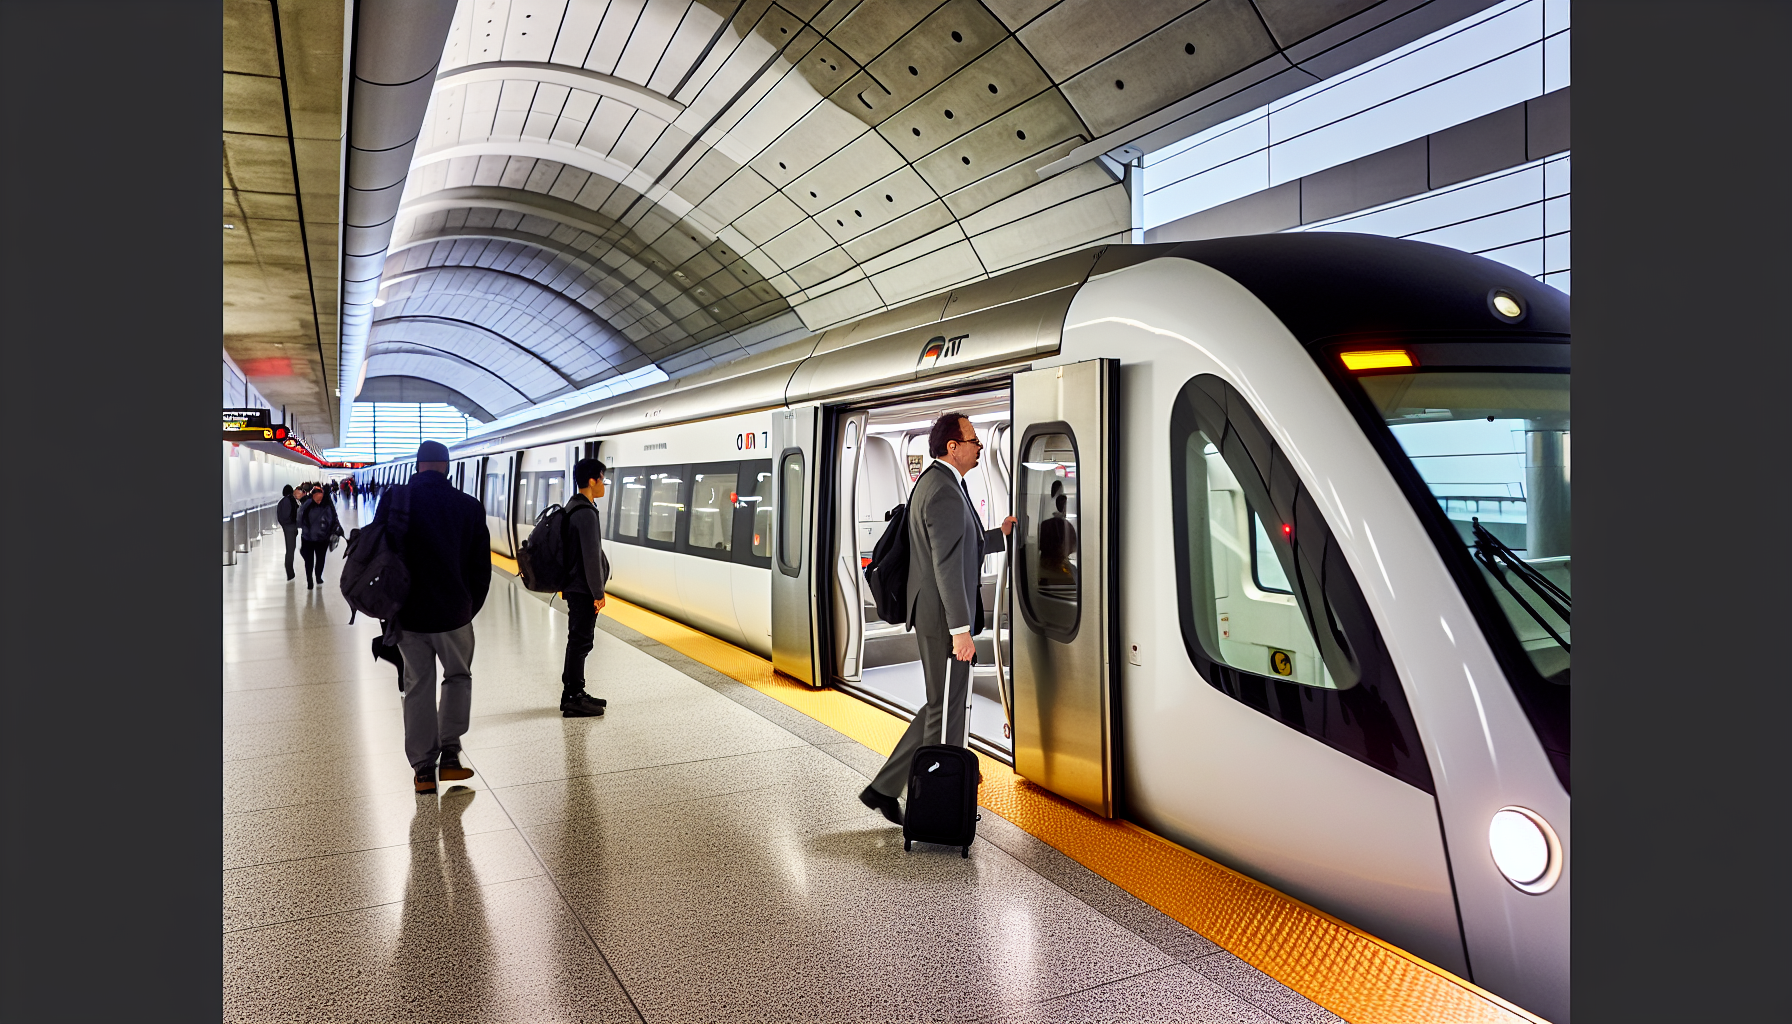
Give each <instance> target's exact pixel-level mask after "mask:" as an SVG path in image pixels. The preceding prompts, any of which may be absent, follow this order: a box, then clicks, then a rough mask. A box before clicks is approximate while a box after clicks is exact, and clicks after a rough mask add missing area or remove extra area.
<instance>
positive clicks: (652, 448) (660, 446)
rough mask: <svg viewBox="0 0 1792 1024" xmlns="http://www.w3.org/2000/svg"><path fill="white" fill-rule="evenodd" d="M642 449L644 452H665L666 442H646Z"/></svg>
mask: <svg viewBox="0 0 1792 1024" xmlns="http://www.w3.org/2000/svg"><path fill="white" fill-rule="evenodd" d="M641 450H642V451H644V452H663V451H665V450H666V442H664V441H661V442H659V443H657V444H644V445H642V446H641Z"/></svg>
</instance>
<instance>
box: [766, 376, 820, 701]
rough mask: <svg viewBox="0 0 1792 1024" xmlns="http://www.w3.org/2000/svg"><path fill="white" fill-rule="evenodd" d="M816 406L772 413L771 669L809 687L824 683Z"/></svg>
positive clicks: (817, 418) (817, 417)
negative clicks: (818, 601) (819, 635)
mask: <svg viewBox="0 0 1792 1024" xmlns="http://www.w3.org/2000/svg"><path fill="white" fill-rule="evenodd" d="M819 420H820V417H819V416H818V415H817V409H816V407H815V406H812V405H811V406H805V407H802V408H797V409H781V410H779V411H777V412H774V413H772V451H774V452H776V453H777V455H776V459H777V461H776V462H775V463H774V464H773V465H772V476H773V477H774V479H775V480H776V483H777V490H776V492H775V493H776V495H777V498H776V500H777V511H776V513H775V519H774V524H773V530H772V533H773V540H772V667H773V668H775V669H777V670H778V671H779V672H782V673H784V674H785V675H787V676H790V677H791V678H793V679H800V680H802V681H803V682H805V683H808V684H809V685H810V686H819V685H821V683H820V680H822V679H823V678H824V677H823V675H822V674H821V673H820V672H818V671H817V670H816V666H817V665H818V664H820V663H821V662H820V658H819V657H818V653H819V652H818V651H817V650H816V648H815V641H816V629H815V622H816V607H815V592H816V589H817V586H816V584H817V583H818V582H819V581H820V579H821V577H820V576H819V575H818V573H817V570H816V566H815V561H816V559H815V554H816V552H815V529H816V526H817V525H818V524H819V523H820V521H821V520H820V517H819V516H817V515H815V514H814V511H815V478H816V475H817V469H818V467H817V466H816V462H815V450H816V443H815V428H816V424H817V423H818V422H819Z"/></svg>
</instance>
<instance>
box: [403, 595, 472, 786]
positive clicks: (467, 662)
mask: <svg viewBox="0 0 1792 1024" xmlns="http://www.w3.org/2000/svg"><path fill="white" fill-rule="evenodd" d="M398 649H399V650H400V651H401V652H403V654H404V756H405V757H407V758H409V759H410V762H411V768H412V770H413V771H418V772H424V771H434V770H435V767H436V759H437V758H438V757H439V756H440V755H441V753H442V752H443V751H445V750H453V751H458V750H460V738H461V737H462V736H464V735H465V734H466V731H467V723H468V719H469V718H470V717H471V716H472V713H473V624H472V623H471V622H469V623H467V624H466V625H464V626H462V627H460V628H459V629H455V630H450V631H448V632H446V633H414V632H412V631H410V630H408V629H407V630H405V631H404V632H402V633H400V634H399V638H398ZM437 658H440V659H441V661H442V700H441V705H440V706H439V707H438V706H437V703H436V659H437Z"/></svg>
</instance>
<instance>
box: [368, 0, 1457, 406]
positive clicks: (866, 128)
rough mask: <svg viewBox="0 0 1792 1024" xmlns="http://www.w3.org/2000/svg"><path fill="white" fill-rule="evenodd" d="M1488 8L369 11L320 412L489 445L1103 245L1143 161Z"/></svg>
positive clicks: (865, 5) (756, 2) (1119, 237)
mask: <svg viewBox="0 0 1792 1024" xmlns="http://www.w3.org/2000/svg"><path fill="white" fill-rule="evenodd" d="M1488 2H1489V0H1379V2H1378V0H1337V2H1328V3H1324V4H1318V3H1303V2H1292V0H1165V2H1149V3H1148V2H1139V3H1127V4H1112V3H1106V2H1101V0H1062V2H1057V3H1053V2H1051V0H983V2H978V0H947V2H945V3H935V2H889V0H863V2H861V0H831V2H830V0H779V2H777V3H768V2H766V0H699V2H692V0H615V2H608V3H606V2H603V0H570V2H567V0H560V2H554V0H461V2H460V3H459V4H458V5H457V6H454V7H453V13H452V17H451V18H449V17H448V16H447V14H446V11H447V7H448V6H449V5H448V4H447V3H445V0H364V2H363V3H362V4H361V5H360V6H359V8H358V11H359V13H358V14H357V21H358V27H357V33H358V35H357V44H356V46H357V48H356V61H357V62H358V63H357V65H356V67H355V70H354V75H353V78H352V88H353V89H355V90H357V91H356V92H355V94H354V95H353V96H352V97H351V100H350V103H349V109H350V111H351V114H350V120H349V126H348V132H349V139H350V147H349V158H348V159H349V164H348V168H347V179H348V182H349V192H348V194H347V196H346V202H345V228H344V232H345V233H344V256H345V259H344V269H343V303H342V323H343V332H342V348H343V362H344V372H345V373H346V374H348V375H349V378H350V380H351V381H353V382H354V386H353V387H345V388H344V389H343V397H342V401H343V403H344V404H343V411H344V413H346V412H347V411H348V403H350V402H352V401H353V399H354V398H355V396H356V395H357V394H359V393H360V392H361V391H362V389H363V388H364V387H368V386H373V385H372V384H371V382H375V381H378V380H380V379H381V378H389V377H396V378H409V379H413V380H423V381H432V382H434V383H436V384H437V385H439V386H441V387H442V388H444V389H446V390H447V391H448V392H452V393H453V396H455V397H453V398H451V399H450V400H452V401H454V402H455V404H457V405H459V406H460V407H461V408H462V409H463V410H465V411H468V412H469V414H472V411H473V410H474V409H478V410H479V411H480V414H481V418H488V417H491V416H503V415H504V414H506V413H509V412H513V411H516V410H519V409H522V408H525V407H527V406H530V405H533V404H536V403H539V402H542V401H545V400H548V399H552V398H554V397H556V396H560V395H565V394H568V393H570V392H573V391H577V390H579V389H581V388H584V387H587V386H590V385H592V384H594V383H597V382H601V381H603V380H605V379H607V378H610V377H614V376H618V375H622V374H627V373H630V372H634V371H638V370H640V369H642V368H643V367H648V366H657V367H659V368H660V369H661V370H663V371H664V372H666V373H667V374H670V375H672V376H678V375H680V374H682V373H684V372H686V371H688V370H691V369H694V368H698V367H701V366H704V365H708V364H712V363H716V362H722V361H726V360H729V359H732V358H735V357H738V356H740V355H742V354H745V353H748V352H755V351H760V350H763V349H765V348H770V347H773V346H775V345H777V344H781V343H784V342H786V341H789V340H792V339H793V338H794V337H799V336H801V335H802V334H804V333H807V332H812V331H819V330H821V329H823V328H826V327H829V326H832V325H835V324H839V323H842V322H844V321H848V320H852V319H854V318H857V317H861V316H864V315H866V314H869V313H873V312H876V311H879V310H883V309H887V308H890V307H892V306H896V305H899V304H901V303H903V302H906V301H909V300H912V299H915V298H917V297H921V296H924V295H928V294H931V293H935V292H939V291H942V290H945V289H948V288H951V287H952V286H954V285H958V284H961V283H965V282H969V281H974V280H980V279H983V278H985V277H988V276H991V275H994V274H998V273H1001V272H1002V271H1005V270H1008V269H1011V268H1013V267H1016V266H1019V265H1022V264H1026V263H1030V262H1033V261H1036V260H1040V259H1043V258H1045V257H1048V256H1051V255H1054V254H1056V253H1061V252H1067V251H1070V250H1075V249H1079V248H1082V247H1085V246H1088V245H1092V244H1097V243H1101V242H1109V241H1127V240H1129V239H1130V238H1131V233H1132V229H1133V228H1134V226H1135V225H1134V224H1133V212H1132V201H1131V198H1130V197H1129V194H1128V191H1127V185H1126V182H1125V180H1124V178H1125V168H1124V166H1123V164H1124V162H1125V160H1126V159H1128V158H1130V157H1131V156H1133V155H1136V152H1137V151H1138V149H1137V147H1139V146H1146V147H1154V146H1158V145H1162V144H1165V143H1167V142H1168V141H1171V140H1173V139H1175V138H1181V137H1184V136H1186V135H1188V134H1191V133H1193V132H1195V131H1199V130H1200V129H1202V128H1205V127H1207V126H1208V125H1211V124H1214V123H1218V122H1219V121H1221V120H1224V119H1225V118H1228V117H1231V116H1233V115H1234V114H1236V113H1238V112H1240V111H1242V110H1245V109H1249V108H1251V107H1254V106H1256V105H1260V104H1262V103H1264V102H1267V101H1268V100H1269V99H1273V98H1275V97H1277V96H1281V95H1286V94H1287V93H1290V92H1293V91H1295V90H1296V89H1299V88H1301V87H1304V86H1306V85H1310V84H1312V83H1313V82H1315V81H1318V80H1320V79H1322V78H1324V77H1327V76H1328V75H1331V74H1335V73H1336V72H1338V71H1342V70H1345V69H1347V68H1351V67H1355V66H1357V65H1359V64H1361V63H1362V62H1363V61H1364V60H1366V59H1369V58H1371V57H1374V56H1377V55H1379V54H1381V53H1384V52H1386V51H1387V50H1389V49H1391V48H1393V47H1396V46H1398V45H1400V44H1402V43H1404V42H1407V41H1410V40H1412V39H1415V38H1418V37H1419V36H1422V35H1424V34H1425V33H1427V32H1430V31H1432V30H1434V29H1435V28H1437V27H1440V26H1442V25H1444V24H1448V23H1450V22H1453V21H1455V20H1457V19H1459V18H1461V17H1463V16H1465V15H1466V14H1468V13H1471V12H1472V11H1474V10H1477V9H1479V8H1481V7H1485V6H1487V4H1488ZM432 3H434V4H435V5H436V7H437V9H436V11H435V13H434V14H433V15H432V14H429V9H430V8H431V4H432ZM432 17H433V19H434V20H433V21H431V18H432ZM431 24H433V25H436V26H438V27H436V28H433V29H429V30H428V31H424V30H423V28H424V27H425V26H428V25H431ZM429 32H434V33H435V34H436V35H437V36H445V40H444V44H443V46H442V49H441V51H440V53H441V56H440V60H439V63H438V64H437V65H436V66H435V68H434V69H433V70H434V78H433V88H432V89H430V91H429V93H428V95H427V109H426V110H424V111H423V113H422V115H421V117H418V116H417V115H415V114H412V115H410V116H411V117H412V118H413V120H411V121H410V122H408V124H407V123H402V122H404V118H403V117H402V116H399V115H401V114H402V113H403V110H404V109H411V110H414V109H418V108H421V107H422V105H423V104H422V102H421V94H420V93H419V95H418V98H416V99H408V100H402V101H401V100H400V99H399V96H400V94H401V93H403V91H404V89H406V88H414V87H412V86H407V85H405V84H404V83H407V82H411V81H413V80H415V81H419V82H422V83H424V84H428V82H429V81H430V80H429V79H427V78H423V77H422V75H424V74H427V73H428V67H427V63H423V62H422V61H421V60H420V58H417V57H416V56H415V55H412V56H410V57H404V55H403V54H400V53H399V52H398V51H399V50H401V49H402V48H403V45H409V44H412V43H414V41H415V40H416V39H417V38H418V37H419V36H420V35H421V36H427V35H429ZM382 33H386V34H389V35H396V36H401V37H402V39H403V40H405V41H407V42H406V43H404V44H397V43H391V42H389V41H388V42H382V38H383V37H382ZM381 54H385V55H386V56H385V57H384V58H382V57H381ZM382 59H383V60H385V63H386V67H385V68H384V69H382V68H380V67H376V66H374V65H375V64H376V63H378V62H379V61H380V60H382ZM407 61H408V63H407ZM419 63H423V70H422V71H419V69H418V67H417V65H418V64H419ZM363 65H366V66H363ZM382 103H384V104H385V105H386V106H385V107H384V108H382V106H381V104H382ZM400 108H403V109H400ZM395 111H397V113H394V112H395ZM409 125H419V127H417V128H416V129H415V131H414V132H411V128H410V127H409ZM372 126H379V127H380V130H381V131H382V132H384V133H385V136H386V137H384V138H381V139H373V138H371V135H372V134H376V133H373V132H372ZM407 133H410V134H407ZM362 136H368V138H365V139H364V138H363V137H362ZM406 138H411V140H412V141H411V142H410V143H409V144H408V149H407V148H406V146H407V143H406V142H405V139H406ZM1129 146H1131V147H1132V148H1128V147H1129ZM357 147H361V148H359V149H357ZM403 152H409V153H410V154H411V156H410V160H409V163H408V167H404V166H402V165H401V166H400V167H399V168H397V169H395V168H394V167H393V166H392V163H391V161H390V155H391V154H393V153H403ZM1109 154H1116V155H1117V156H1118V157H1119V159H1116V158H1115V156H1110V155H1109ZM382 167H383V168H384V169H383V170H382V169H381V168H382ZM375 393H382V392H380V389H379V388H378V387H377V386H376V387H375Z"/></svg>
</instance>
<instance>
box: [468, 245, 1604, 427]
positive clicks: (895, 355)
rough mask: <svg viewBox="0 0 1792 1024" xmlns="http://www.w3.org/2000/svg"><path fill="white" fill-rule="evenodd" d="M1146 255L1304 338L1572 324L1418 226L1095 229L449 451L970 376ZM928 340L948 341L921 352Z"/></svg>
mask: <svg viewBox="0 0 1792 1024" xmlns="http://www.w3.org/2000/svg"><path fill="white" fill-rule="evenodd" d="M1155 259H1186V260H1190V261H1192V262H1196V263H1200V264H1203V265H1205V266H1208V267H1212V268H1213V269H1214V270H1217V271H1219V272H1220V273H1222V274H1225V275H1226V276H1228V277H1230V278H1232V279H1233V280H1235V281H1237V282H1238V283H1239V284H1241V285H1243V286H1244V287H1245V288H1246V289H1248V290H1249V291H1251V292H1252V293H1253V294H1254V295H1256V296H1257V298H1258V299H1259V300H1260V301H1262V302H1263V303H1264V305H1265V306H1267V307H1268V308H1269V309H1270V311H1271V312H1273V313H1275V315H1276V316H1277V317H1278V318H1280V319H1281V321H1282V322H1283V323H1284V324H1285V325H1286V326H1287V327H1288V329H1289V331H1290V332H1291V333H1292V334H1293V335H1294V336H1295V338H1296V339H1297V340H1299V341H1300V342H1301V343H1302V344H1304V345H1307V346H1314V345H1318V344H1322V343H1324V342H1327V341H1331V340H1336V339H1340V338H1348V337H1355V336H1363V335H1372V336H1386V337H1392V336H1400V337H1406V338H1415V337H1431V338H1444V337H1461V336H1473V337H1475V338H1476V339H1477V340H1484V341H1498V340H1501V339H1510V340H1512V341H1520V340H1528V341H1535V340H1537V339H1538V337H1539V336H1540V335H1543V336H1551V335H1559V336H1561V337H1562V339H1563V340H1566V338H1567V336H1568V334H1569V300H1568V297H1567V296H1566V295H1564V294H1563V293H1562V292H1560V291H1557V290H1556V289H1554V288H1551V287H1549V286H1548V285H1545V284H1542V283H1541V282H1538V281H1537V280H1535V279H1534V278H1532V277H1530V276H1529V275H1528V274H1525V273H1524V272H1523V271H1521V270H1518V269H1516V268H1513V267H1510V266H1507V265H1505V264H1503V263H1497V262H1495V261H1493V260H1490V259H1486V258H1485V257H1481V256H1475V255H1473V254H1470V253H1465V252H1462V251H1460V250H1457V249H1450V248H1446V247H1444V246H1439V245H1431V244H1428V243H1424V242H1414V241H1407V240H1403V239H1394V238H1387V237H1384V236H1380V235H1362V234H1350V233H1344V232H1317V231H1316V232H1295V233H1283V234H1268V235H1242V236H1238V237H1232V238H1212V239H1205V240H1201V241H1194V242H1164V243H1155V244H1150V245H1100V246H1094V247H1091V248H1088V249H1083V250H1079V251H1077V252H1073V253H1067V254H1064V255H1062V256H1057V257H1054V258H1052V259H1048V260H1044V261H1042V262H1040V263H1035V264H1031V265H1029V266H1026V267H1021V268H1019V269H1017V270H1012V271H1009V272H1008V273H1005V274H1000V275H998V276H996V277H992V278H990V279H988V280H985V281H978V282H975V283H973V284H968V285H964V286H961V287H959V288H955V289H952V290H950V291H948V292H944V293H941V294H939V295H934V296H929V297H928V298H925V299H917V300H915V301H913V302H910V303H907V304H905V305H902V306H899V307H896V308H895V309H891V310H886V311H884V312H881V313H876V314H873V315H871V316H868V317H864V318H862V319H859V320H855V321H852V322H850V323H846V324H842V325H840V326H838V327H833V328H830V329H828V330H826V331H824V332H822V333H820V334H815V335H810V336H808V337H805V338H802V339H799V340H797V341H794V342H791V343H789V344H787V345H783V346H781V347H779V348H776V349H772V350H770V351H766V352H761V353H758V354H756V355H752V356H747V357H745V358H743V359H738V360H735V361H733V362H730V363H724V364H722V365H720V366H714V367H709V368H706V369H703V370H700V371H697V372H695V373H692V374H688V375H686V376H683V377H679V378H676V379H674V380H669V381H665V382H663V383H660V384H656V385H653V386H650V387H647V388H642V389H640V390H638V391H632V392H629V393H627V394H625V395H620V396H617V397H614V398H608V399H600V400H598V401H596V402H593V403H592V404H590V405H587V406H583V407H581V408H577V409H569V410H567V411H565V412H563V413H560V414H557V415H555V416H551V417H546V418H544V419H541V420H536V421H533V422H528V423H521V424H516V425H513V426H510V427H506V428H503V429H499V430H493V431H490V432H487V433H484V434H475V435H473V436H471V437H469V438H467V439H466V440H465V441H463V442H460V443H459V444H456V445H454V446H453V452H454V455H455V457H457V458H463V457H467V456H473V455H481V454H487V453H491V452H497V451H514V450H517V449H520V448H530V447H534V446H537V445H543V444H552V443H555V442H557V441H562V440H569V439H572V438H577V437H590V436H593V435H597V434H607V433H621V432H624V431H628V430H637V429H641V428H643V427H647V426H651V425H652V424H654V423H675V422H685V421H689V420H697V419H705V418H711V417H716V416H724V415H731V414H735V413H741V412H749V411H753V410H759V409H773V408H778V407H781V406H785V405H792V404H798V403H801V402H805V401H812V400H815V399H818V398H822V397H835V396H840V397H845V398H850V396H851V394H852V393H853V392H856V391H870V390H873V389H881V388H889V387H893V386H894V387H899V386H901V385H903V384H905V383H907V384H913V385H915V386H920V387H925V386H932V385H936V384H938V385H945V384H949V383H952V382H954V381H955V380H963V379H974V378H975V377H977V376H979V375H982V374H988V373H990V372H993V371H995V370H996V369H997V368H999V367H1002V366H1008V365H1015V364H1020V363H1024V362H1027V361H1029V360H1031V359H1033V358H1037V357H1039V356H1042V355H1049V354H1050V353H1052V352H1055V351H1057V350H1058V347H1059V344H1060V339H1061V336H1062V332H1063V326H1064V316H1065V314H1066V313H1067V312H1068V311H1069V308H1070V301H1071V300H1072V299H1073V298H1074V297H1075V295H1076V292H1077V290H1078V289H1079V288H1080V287H1081V286H1082V285H1083V284H1084V283H1085V282H1086V281H1088V280H1090V279H1091V278H1094V277H1100V276H1104V275H1106V274H1110V273H1114V272H1117V271H1120V270H1124V269H1126V268H1127V267H1131V266H1136V265H1138V264H1140V263H1144V262H1147V261H1149V260H1155ZM1496 291H1504V292H1507V293H1509V294H1512V295H1515V296H1517V297H1519V298H1520V299H1521V300H1522V303H1523V306H1524V315H1523V316H1522V317H1520V318H1518V319H1517V320H1516V321H1515V322H1503V321H1502V320H1501V318H1499V317H1498V316H1495V315H1492V314H1490V312H1489V302H1490V300H1491V296H1492V294H1493V293H1494V292H1496ZM959 339H963V340H962V343H961V344H960V345H957V346H952V345H950V342H952V341H956V340H959ZM935 342H938V343H941V346H942V351H941V354H940V355H939V356H935V357H931V358H930V357H929V356H928V354H927V353H928V352H930V351H931V350H932V348H931V346H933V344H934V343H935ZM948 348H949V349H950V351H949V353H948V352H947V351H946V349H948Z"/></svg>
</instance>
